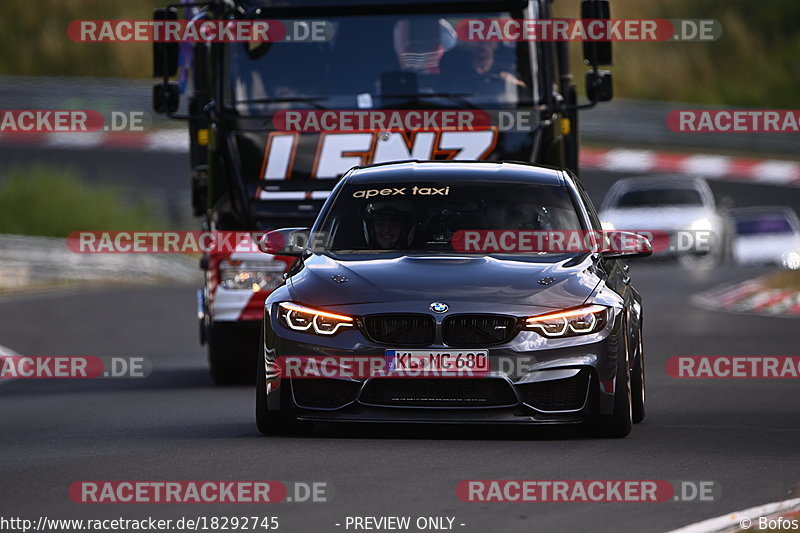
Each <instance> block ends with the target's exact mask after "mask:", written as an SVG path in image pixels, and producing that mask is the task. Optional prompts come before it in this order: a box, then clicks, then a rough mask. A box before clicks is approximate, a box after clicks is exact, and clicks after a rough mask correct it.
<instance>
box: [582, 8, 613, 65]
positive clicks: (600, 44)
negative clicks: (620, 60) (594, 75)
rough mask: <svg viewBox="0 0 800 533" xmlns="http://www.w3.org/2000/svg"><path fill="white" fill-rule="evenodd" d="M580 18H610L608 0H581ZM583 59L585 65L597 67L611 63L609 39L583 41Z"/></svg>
mask: <svg viewBox="0 0 800 533" xmlns="http://www.w3.org/2000/svg"><path fill="white" fill-rule="evenodd" d="M581 18H582V19H584V20H585V19H601V20H608V19H610V18H611V7H610V6H609V3H608V0H583V3H582V4H581ZM583 60H584V61H585V62H586V64H587V65H592V66H593V67H597V66H600V65H611V64H612V63H613V59H612V53H611V41H584V42H583Z"/></svg>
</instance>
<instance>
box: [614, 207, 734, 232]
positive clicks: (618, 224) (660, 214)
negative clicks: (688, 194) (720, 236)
mask: <svg viewBox="0 0 800 533" xmlns="http://www.w3.org/2000/svg"><path fill="white" fill-rule="evenodd" d="M599 217H600V220H601V221H603V222H610V223H611V224H613V225H614V229H618V230H621V231H636V230H660V231H678V230H686V229H689V227H690V226H691V225H692V222H694V221H695V220H699V219H701V218H708V219H709V220H711V221H712V222H716V221H717V218H718V217H717V214H716V213H715V212H714V211H712V210H711V209H708V208H705V207H633V208H629V209H607V210H604V211H602V212H601V213H600V215H599Z"/></svg>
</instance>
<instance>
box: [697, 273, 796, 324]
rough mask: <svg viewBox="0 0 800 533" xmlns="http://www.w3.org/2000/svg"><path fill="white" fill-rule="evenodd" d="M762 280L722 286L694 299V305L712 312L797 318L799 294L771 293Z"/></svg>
mask: <svg viewBox="0 0 800 533" xmlns="http://www.w3.org/2000/svg"><path fill="white" fill-rule="evenodd" d="M764 280H765V278H764V277H760V278H756V279H752V280H749V281H745V282H743V283H738V284H736V285H725V286H723V287H717V288H715V289H712V290H710V291H707V292H704V293H701V294H698V295H696V296H694V298H693V299H692V301H693V302H694V303H695V305H698V306H699V307H702V308H704V309H711V310H712V311H729V312H732V313H751V314H757V315H768V316H785V317H800V291H795V290H786V289H771V288H767V287H766V286H765V284H764Z"/></svg>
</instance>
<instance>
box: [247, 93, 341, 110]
mask: <svg viewBox="0 0 800 533" xmlns="http://www.w3.org/2000/svg"><path fill="white" fill-rule="evenodd" d="M327 99H328V97H327V96H287V97H283V98H253V99H252V100H236V102H234V104H235V105H239V104H282V103H302V104H308V105H310V106H312V107H315V108H317V109H328V108H327V107H325V106H324V105H322V104H318V103H317V102H319V101H321V100H327Z"/></svg>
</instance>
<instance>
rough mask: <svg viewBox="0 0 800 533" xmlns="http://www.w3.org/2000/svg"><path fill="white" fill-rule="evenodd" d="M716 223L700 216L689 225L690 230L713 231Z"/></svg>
mask: <svg viewBox="0 0 800 533" xmlns="http://www.w3.org/2000/svg"><path fill="white" fill-rule="evenodd" d="M712 229H714V224H713V223H712V222H711V220H710V219H708V218H698V219H697V220H695V221H694V222H692V224H691V225H690V226H689V231H711V230H712Z"/></svg>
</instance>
